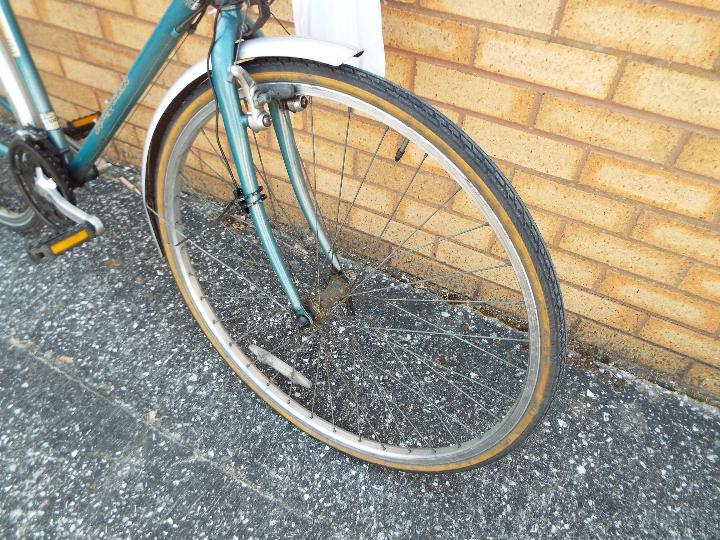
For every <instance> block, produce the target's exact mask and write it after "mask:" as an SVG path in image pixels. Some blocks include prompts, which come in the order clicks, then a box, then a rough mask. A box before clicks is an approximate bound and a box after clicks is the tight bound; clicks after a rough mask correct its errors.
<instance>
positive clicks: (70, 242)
mask: <svg viewBox="0 0 720 540" xmlns="http://www.w3.org/2000/svg"><path fill="white" fill-rule="evenodd" d="M88 238H90V233H89V232H88V231H87V229H80V230H79V231H77V232H74V233H73V234H71V235H70V236H68V237H65V238H63V239H61V240H58V241H57V242H55V243H54V244H50V245H49V246H48V247H49V248H50V251H52V252H53V255H57V254H59V253H62V252H63V251H65V250H68V249H70V248H71V247H74V246H77V245H78V244H80V243H82V242H84V241H85V240H87V239H88Z"/></svg>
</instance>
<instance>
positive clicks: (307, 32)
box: [292, 0, 385, 77]
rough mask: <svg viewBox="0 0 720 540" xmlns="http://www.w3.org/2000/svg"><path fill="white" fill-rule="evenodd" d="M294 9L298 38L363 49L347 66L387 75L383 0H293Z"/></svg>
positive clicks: (382, 75)
mask: <svg viewBox="0 0 720 540" xmlns="http://www.w3.org/2000/svg"><path fill="white" fill-rule="evenodd" d="M292 7H293V15H294V18H295V33H296V34H297V35H298V36H304V37H311V38H315V39H322V40H325V41H334V42H336V43H346V44H348V45H353V46H355V47H358V48H360V49H363V50H364V51H365V52H364V53H363V54H362V56H360V57H359V58H353V59H352V60H348V62H347V63H348V64H351V65H354V66H357V67H359V68H361V69H364V70H367V71H370V72H372V73H375V74H377V75H380V76H381V77H384V76H385V46H384V44H383V37H382V20H381V18H380V0H292Z"/></svg>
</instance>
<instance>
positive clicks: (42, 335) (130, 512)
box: [0, 168, 720, 539]
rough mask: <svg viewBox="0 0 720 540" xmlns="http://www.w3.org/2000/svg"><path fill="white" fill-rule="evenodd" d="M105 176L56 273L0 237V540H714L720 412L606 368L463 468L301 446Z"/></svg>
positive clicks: (309, 443)
mask: <svg viewBox="0 0 720 540" xmlns="http://www.w3.org/2000/svg"><path fill="white" fill-rule="evenodd" d="M110 176H114V177H119V176H123V177H125V178H127V179H129V180H130V181H135V180H136V177H135V176H134V173H133V171H132V170H130V169H121V168H115V169H113V170H111V171H110V172H109V173H108V175H106V177H105V178H103V179H100V180H97V181H95V182H93V183H92V184H91V185H90V186H89V187H87V188H85V189H84V190H82V192H80V193H79V194H78V195H79V197H78V198H79V200H80V204H81V206H84V207H85V208H87V209H89V210H90V211H92V212H94V213H97V214H98V215H99V216H100V217H101V218H102V220H103V221H104V222H105V224H106V227H107V233H106V234H105V235H104V236H103V237H101V238H98V239H94V240H92V241H91V242H89V243H87V244H85V245H83V246H81V247H79V248H77V249H76V250H73V251H71V252H69V253H66V254H64V255H62V256H61V257H59V258H58V259H56V260H55V261H53V262H51V263H47V264H41V265H34V264H32V263H31V262H30V261H29V260H28V258H27V256H26V254H25V248H26V246H27V244H28V242H29V239H28V237H26V236H22V235H19V234H17V233H15V232H12V231H10V230H6V229H2V228H0V425H1V426H2V427H1V428H0V537H3V538H12V537H23V538H26V537H37V538H101V537H113V538H125V537H132V538H135V537H138V538H139V537H147V538H152V537H163V536H166V535H167V536H174V537H192V538H204V537H212V538H233V537H236V538H323V539H325V538H378V539H389V538H443V539H449V538H462V539H468V538H547V537H552V538H718V537H720V517H719V515H718V509H719V508H720V467H719V465H720V463H719V462H718V455H719V454H720V412H719V411H718V410H717V409H715V408H713V407H711V406H709V405H706V404H702V403H699V402H696V401H694V400H692V399H690V398H687V397H685V396H682V395H678V394H674V393H672V392H670V391H668V390H665V389H663V388H660V387H657V386H654V385H652V384H649V383H645V382H642V381H638V380H637V379H635V378H634V377H632V376H630V375H628V374H626V373H624V372H622V371H619V370H616V369H614V368H607V367H602V366H601V367H599V368H598V369H587V367H585V368H579V367H576V366H575V365H569V366H568V368H567V369H566V371H565V376H564V378H563V381H562V384H561V387H560V390H559V392H558V395H557V398H556V401H555V404H554V406H553V408H552V410H551V412H550V414H549V415H548V417H547V418H546V420H545V422H544V423H543V424H542V426H541V429H540V430H538V432H537V433H536V434H535V435H534V436H533V437H532V438H531V439H530V441H529V443H528V444H527V445H526V446H525V447H524V448H522V449H520V450H518V451H516V452H514V453H512V454H511V455H509V456H507V457H506V458H504V459H502V460H500V461H498V462H496V463H494V464H492V465H489V466H487V467H484V468H481V469H476V470H473V471H468V472H463V473H455V474H446V475H418V474H409V473H402V472H396V471H391V470H387V469H383V468H380V467H377V466H372V465H368V464H365V463H361V462H358V461H356V460H354V459H351V458H348V457H346V456H344V455H342V454H340V453H339V452H337V451H335V450H333V449H331V448H328V447H327V446H325V445H323V444H321V443H318V442H316V441H314V440H312V439H310V438H309V437H308V436H306V435H304V434H303V433H302V432H300V431H299V430H297V429H296V428H294V427H292V426H291V425H289V424H288V423H286V422H285V421H284V420H283V419H281V418H280V417H279V416H278V415H277V414H275V413H274V412H273V411H272V410H271V409H269V408H268V407H267V406H266V405H265V404H264V403H262V402H261V401H260V400H259V399H258V398H256V397H255V396H254V394H252V393H251V392H250V391H249V390H248V389H247V388H245V387H244V386H243V385H242V383H241V382H240V381H239V380H238V379H237V378H236V377H235V376H234V375H233V373H232V372H231V371H230V369H229V368H228V367H226V365H225V364H224V363H223V361H222V360H221V358H220V357H219V355H218V354H217V353H216V352H215V351H214V349H213V348H212V347H211V346H210V345H209V343H208V341H207V340H206V338H205V337H204V335H203V334H202V332H201V331H200V329H199V328H198V327H197V325H196V324H195V322H194V320H193V319H192V318H191V316H190V314H189V312H188V310H187V309H186V307H185V306H184V304H183V303H182V300H181V298H180V294H179V293H178V291H177V289H176V288H175V286H174V283H173V281H172V278H171V276H170V273H169V271H168V270H167V269H166V267H165V266H164V262H163V259H162V258H161V256H160V255H159V254H158V252H157V250H156V249H155V246H154V244H153V241H152V239H151V237H150V235H149V232H148V229H147V225H146V223H145V220H144V217H143V213H142V207H141V202H140V198H139V197H138V196H137V195H136V194H135V193H133V192H131V191H129V190H128V189H127V188H125V187H123V186H122V185H121V184H119V183H118V182H116V181H113V180H111V179H110ZM576 363H577V364H579V365H583V366H588V365H589V363H588V362H576Z"/></svg>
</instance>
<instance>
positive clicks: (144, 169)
mask: <svg viewBox="0 0 720 540" xmlns="http://www.w3.org/2000/svg"><path fill="white" fill-rule="evenodd" d="M361 54H362V50H361V49H357V48H355V47H352V46H350V45H343V44H340V43H332V42H328V41H321V40H316V39H310V38H305V37H298V36H281V37H263V38H255V39H249V40H246V41H243V42H242V43H241V44H240V45H239V47H238V60H240V61H242V60H249V59H252V58H264V57H271V56H280V57H289V58H304V59H307V60H314V61H316V62H322V63H324V64H329V65H331V66H339V65H340V64H343V63H345V62H346V61H348V60H351V59H353V58H355V57H358V56H359V55H361ZM205 62H206V61H205V60H201V61H200V62H198V63H197V64H195V65H194V66H192V67H190V68H189V69H188V70H187V71H185V73H183V74H182V75H181V76H180V78H179V79H178V80H177V81H175V83H173V85H172V86H171V87H170V88H169V89H168V91H167V93H166V94H165V96H164V97H163V99H162V100H161V101H160V104H159V105H158V107H157V109H156V110H155V114H154V115H153V117H152V120H151V121H150V125H149V126H148V132H147V137H146V139H145V147H144V149H143V156H142V163H141V169H140V170H141V173H142V178H141V185H142V197H143V201H144V203H145V216H146V217H147V220H148V223H149V224H150V227H151V229H152V231H153V235H154V237H155V242H156V244H157V246H158V249H160V243H159V238H158V231H157V223H156V219H155V216H154V215H153V214H152V211H151V210H149V209H148V207H150V208H151V209H153V210H154V209H155V204H154V191H155V190H154V185H151V184H152V182H153V179H152V176H153V175H152V171H151V170H150V167H151V166H152V164H153V163H154V160H155V159H156V157H157V152H158V150H159V148H160V141H161V140H162V137H163V133H164V130H165V125H166V123H167V121H168V119H169V117H170V115H171V114H172V113H173V112H174V110H175V107H176V106H177V105H178V100H182V99H184V97H185V96H187V95H188V94H189V93H190V92H191V91H192V90H193V89H194V88H196V86H197V84H198V82H199V81H201V80H202V79H203V78H204V77H206V75H207V66H206V63H205ZM161 251H162V250H161Z"/></svg>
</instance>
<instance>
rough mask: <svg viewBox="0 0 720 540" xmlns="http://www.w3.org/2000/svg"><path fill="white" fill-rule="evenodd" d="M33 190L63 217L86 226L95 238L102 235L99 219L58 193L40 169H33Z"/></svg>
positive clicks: (55, 185)
mask: <svg viewBox="0 0 720 540" xmlns="http://www.w3.org/2000/svg"><path fill="white" fill-rule="evenodd" d="M35 189H36V190H37V192H38V193H39V194H40V195H41V196H42V197H43V198H44V199H47V200H48V201H49V202H51V203H52V204H53V206H55V208H56V209H57V210H58V212H60V213H61V214H62V215H63V216H65V217H66V218H68V219H69V220H70V221H74V222H75V223H77V224H78V225H87V226H89V227H90V228H91V229H92V232H93V234H94V235H95V236H98V235H100V234H102V233H103V231H104V230H105V227H104V225H103V223H102V221H100V218H98V217H97V216H93V215H90V214H88V213H87V212H84V211H83V210H81V209H80V208H78V207H77V206H75V205H74V204H72V203H71V202H70V201H68V200H67V199H66V198H65V197H63V196H62V195H61V194H60V192H59V191H58V188H57V184H55V181H54V180H53V179H52V178H48V177H47V176H45V174H44V173H43V172H42V169H41V168H40V167H36V168H35Z"/></svg>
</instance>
